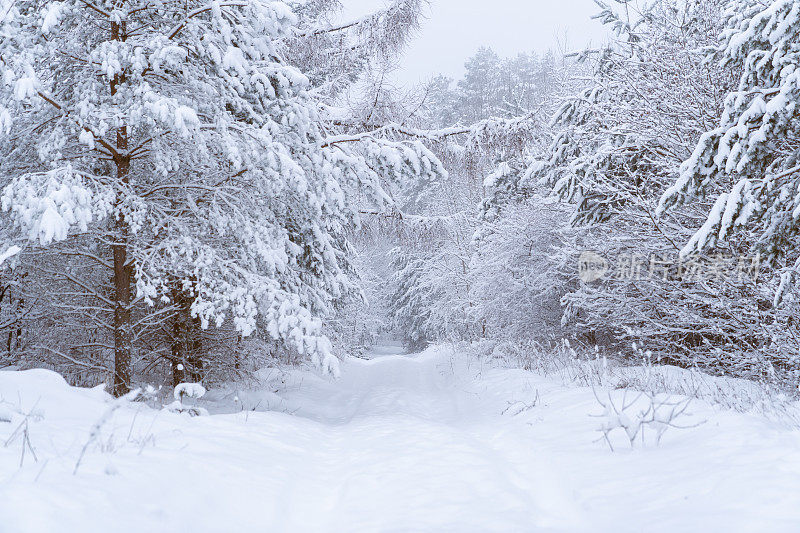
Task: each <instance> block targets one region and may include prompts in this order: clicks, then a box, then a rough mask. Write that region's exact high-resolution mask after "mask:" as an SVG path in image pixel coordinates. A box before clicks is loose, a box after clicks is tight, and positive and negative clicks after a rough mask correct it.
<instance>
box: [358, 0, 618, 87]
mask: <svg viewBox="0 0 800 533" xmlns="http://www.w3.org/2000/svg"><path fill="white" fill-rule="evenodd" d="M342 1H343V4H344V5H345V7H346V10H347V12H346V13H345V17H346V18H352V17H357V16H360V15H363V14H365V13H367V12H370V11H373V10H375V9H376V8H380V7H382V6H384V5H386V1H385V0H342ZM598 10H599V9H598V7H597V5H596V4H595V3H594V1H593V0H431V7H430V9H429V10H428V13H426V16H427V20H425V21H424V23H423V26H422V29H421V31H420V32H419V35H418V36H417V37H416V38H415V39H414V41H413V42H412V43H411V44H410V45H409V47H408V49H407V51H406V53H405V54H404V56H403V58H402V59H401V61H400V65H399V67H400V68H399V71H398V72H397V73H396V78H397V81H398V82H399V83H400V84H402V85H406V84H413V83H416V82H419V81H425V80H427V79H429V78H430V77H432V76H434V75H436V74H439V73H442V74H446V75H449V76H452V77H458V76H460V75H461V73H462V72H463V65H464V61H466V59H467V58H468V57H470V56H471V55H472V54H474V53H475V51H476V50H477V49H478V48H479V47H480V46H490V47H492V48H493V49H494V50H495V51H496V52H497V53H498V54H500V55H501V56H510V55H516V54H517V53H519V52H530V51H537V52H544V51H546V50H547V49H549V48H553V49H555V48H557V47H558V44H557V43H558V42H561V43H563V41H564V39H565V37H566V42H567V46H568V48H569V49H570V50H575V49H582V48H584V47H586V46H587V45H590V44H592V45H597V44H599V43H601V42H602V41H603V39H604V38H603V36H604V31H603V29H602V27H601V25H600V23H599V22H598V21H596V20H591V16H592V15H594V14H595V13H597V12H598Z"/></svg>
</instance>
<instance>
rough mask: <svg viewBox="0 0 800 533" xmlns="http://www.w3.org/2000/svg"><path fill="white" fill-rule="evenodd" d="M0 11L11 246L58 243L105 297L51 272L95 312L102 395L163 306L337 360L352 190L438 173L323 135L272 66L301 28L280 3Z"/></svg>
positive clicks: (383, 145)
mask: <svg viewBox="0 0 800 533" xmlns="http://www.w3.org/2000/svg"><path fill="white" fill-rule="evenodd" d="M6 7H7V9H5V8H6ZM4 13H6V15H5V16H4V18H3V20H2V22H0V24H1V25H2V26H0V59H1V60H2V68H3V83H2V85H0V145H1V146H2V154H1V155H0V157H2V159H3V161H4V164H3V166H2V170H0V182H1V183H2V185H3V186H4V189H3V196H2V202H3V208H4V210H5V211H6V212H8V213H9V217H8V218H7V220H8V221H10V223H12V224H13V225H14V226H15V227H16V228H17V229H18V230H20V231H21V238H22V239H24V240H25V241H26V242H27V244H25V253H29V254H35V253H39V251H41V250H43V248H44V247H55V248H56V249H59V248H58V247H66V246H69V247H70V248H71V249H73V250H74V251H75V252H76V253H77V254H79V255H80V256H81V257H82V258H84V259H85V260H87V261H89V262H91V263H93V264H94V266H96V267H98V268H100V269H102V270H106V271H107V274H106V275H107V276H108V277H107V279H109V280H110V281H111V283H110V286H111V290H110V292H106V291H105V290H104V289H102V288H98V287H96V286H94V285H93V284H92V281H91V280H88V279H81V275H82V272H83V271H82V270H80V269H78V270H75V271H70V270H69V269H68V268H67V269H66V270H65V272H63V273H62V274H61V275H62V277H63V279H64V280H65V281H67V282H69V283H70V284H72V285H74V286H77V287H78V289H77V291H78V292H80V293H81V294H82V295H83V296H85V297H87V298H91V299H92V300H93V301H94V303H93V304H92V306H93V308H95V309H100V310H101V314H102V316H103V317H105V318H108V321H107V326H108V327H107V329H108V330H109V331H110V332H111V337H112V338H111V342H112V346H113V350H114V372H113V382H114V392H115V394H117V395H121V394H124V393H125V392H127V391H128V390H129V388H130V387H131V383H132V380H133V373H134V363H135V361H136V357H135V354H134V353H133V352H134V345H135V342H136V341H137V340H138V339H139V336H138V331H139V329H138V328H140V327H141V326H142V324H152V323H153V321H156V320H158V317H159V316H166V315H167V314H168V313H166V312H165V310H164V309H163V307H164V306H167V308H168V311H169V312H171V313H172V316H175V313H178V312H180V313H183V314H185V313H186V312H187V310H186V307H187V305H188V308H189V309H188V313H189V315H190V316H191V317H192V319H196V320H197V321H198V322H199V324H200V325H201V327H203V328H208V327H214V326H220V325H222V324H223V323H228V324H231V325H233V326H234V327H235V328H236V330H238V332H239V333H240V334H241V335H243V336H247V335H250V334H252V333H253V332H254V331H256V329H260V330H261V331H264V332H266V333H267V334H268V335H269V336H271V337H272V338H273V339H276V340H278V341H279V342H281V343H284V344H285V345H287V346H291V347H292V348H293V349H294V350H297V351H298V352H299V353H301V354H309V355H310V356H311V357H312V358H313V359H315V360H318V361H319V362H320V363H321V364H322V365H323V366H325V367H327V368H329V369H331V370H335V359H334V358H333V357H332V355H331V352H330V346H329V342H328V340H327V339H326V338H325V337H324V335H322V333H321V320H320V317H322V316H324V315H325V314H326V313H327V312H328V311H329V310H330V307H331V305H332V302H333V301H335V300H336V299H338V298H342V297H344V295H346V294H347V293H349V292H350V291H352V290H353V289H354V284H353V282H352V280H351V278H350V273H351V268H350V266H349V254H350V247H349V245H348V243H347V240H346V237H345V230H346V228H348V227H349V226H350V225H351V224H352V222H353V221H354V220H355V219H356V218H357V214H356V213H355V211H354V209H353V208H352V206H351V203H350V201H349V197H350V194H351V193H352V192H354V191H363V193H365V194H366V198H367V199H374V200H375V201H377V202H385V201H386V200H387V199H388V197H387V195H386V193H385V192H384V191H383V190H382V188H381V184H380V179H389V180H392V179H395V178H397V177H398V176H408V175H411V174H424V173H425V172H430V173H437V172H440V171H441V169H440V167H439V166H438V165H437V163H436V161H435V159H429V158H428V156H429V155H430V153H429V152H427V151H426V150H424V148H422V147H420V146H419V145H418V144H416V143H410V145H409V144H404V143H402V142H395V141H383V140H381V139H375V138H373V137H367V138H365V139H359V138H356V139H351V138H350V137H334V138H332V137H330V136H326V132H325V130H324V127H325V125H326V124H327V118H326V117H325V116H324V115H321V114H320V108H321V107H322V106H321V103H320V101H319V99H318V98H319V94H318V92H315V91H313V86H312V84H311V82H310V81H309V79H308V78H307V77H306V76H305V75H303V74H302V73H301V72H300V71H299V70H298V69H297V68H295V67H293V66H291V65H289V64H288V63H287V62H286V60H285V59H283V58H284V57H285V55H286V53H285V52H286V46H287V43H289V42H292V41H293V40H294V39H296V38H297V37H298V34H299V33H301V32H300V31H298V28H297V25H298V18H297V16H296V15H295V14H293V13H292V11H290V9H289V8H288V7H287V6H286V5H285V4H283V3H280V2H261V1H260V0H244V1H230V2H214V3H204V2H201V1H190V2H188V3H187V2H184V3H182V4H170V3H167V4H164V3H150V2H127V3H124V4H121V5H120V4H118V3H115V2H111V1H104V2H98V3H95V2H91V1H84V0H74V1H72V0H68V1H65V2H49V3H46V4H44V5H41V4H37V3H35V2H31V1H22V2H16V3H14V4H9V5H8V6H5V5H4ZM354 141H362V142H361V144H362V146H365V147H366V148H365V149H364V151H362V152H356V151H354V150H349V149H346V148H345V147H346V146H349V144H348V143H351V142H354ZM375 168H378V169H379V171H375V170H372V169H375ZM379 178H380V179H379ZM64 266H65V267H68V265H64ZM188 302H190V303H188ZM148 310H149V311H148ZM142 314H144V315H145V316H139V315H142ZM134 316H137V318H136V319H134ZM148 317H149V318H148ZM190 321H191V320H190ZM102 329H103V328H101V330H102Z"/></svg>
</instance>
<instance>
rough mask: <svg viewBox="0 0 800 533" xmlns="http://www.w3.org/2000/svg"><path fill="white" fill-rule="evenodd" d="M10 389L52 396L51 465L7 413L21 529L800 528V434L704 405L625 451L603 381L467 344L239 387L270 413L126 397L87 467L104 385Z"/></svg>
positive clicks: (8, 498)
mask: <svg viewBox="0 0 800 533" xmlns="http://www.w3.org/2000/svg"><path fill="white" fill-rule="evenodd" d="M387 353H390V354H389V355H386V354H387ZM0 396H2V398H4V400H5V401H6V404H4V405H12V404H13V405H15V406H16V407H15V409H17V410H23V411H26V412H27V411H29V410H30V409H31V408H32V407H33V406H34V404H37V402H38V404H37V407H36V410H37V420H36V421H31V422H30V424H29V428H30V431H29V437H30V442H31V443H32V445H33V448H34V450H35V452H36V456H37V457H36V458H37V460H36V461H35V460H34V459H33V457H32V456H31V454H30V453H29V452H28V453H27V455H26V456H25V457H24V458H23V466H22V467H21V468H20V466H19V464H20V458H21V450H22V449H23V445H22V443H23V440H22V439H21V438H15V437H13V430H14V429H15V428H16V427H17V426H19V424H18V422H19V421H20V416H19V415H18V414H16V415H15V417H16V418H15V420H14V421H13V423H3V422H0V444H2V443H5V442H6V441H7V440H9V439H10V442H9V444H8V445H7V446H5V447H0V532H2V533H11V532H14V533H16V532H34V531H35V532H40V531H41V532H45V531H47V532H53V531H70V532H71V531H80V532H94V531H98V532H100V531H103V532H104V533H107V532H108V531H131V532H133V531H169V532H170V533H176V532H184V531H185V532H192V533H197V532H217V531H219V532H228V531H230V532H237V533H239V532H250V531H259V532H261V531H280V532H283V531H287V532H295V531H301V532H302V531H309V532H318V531H319V532H361V531H363V532H427V531H453V532H473V531H474V532H479V531H511V532H515V531H520V532H524V531H615V532H617V531H665V532H666V531H670V532H672V531H797V530H798V529H800V434H798V432H797V431H796V430H787V429H784V428H781V427H780V426H778V425H776V424H774V423H772V422H768V421H767V420H765V419H762V418H760V417H757V416H748V415H742V414H737V413H731V412H725V411H719V410H714V409H712V408H711V407H710V406H707V405H704V404H698V405H697V406H696V408H695V409H694V410H693V411H694V413H695V415H694V416H695V417H702V418H703V419H704V420H706V422H705V423H704V424H702V425H701V426H699V427H696V428H693V429H687V430H683V431H677V430H676V431H675V432H674V433H668V434H667V435H666V436H665V438H664V441H663V442H662V444H661V446H660V447H657V448H656V447H653V448H644V449H639V450H633V451H631V450H621V451H618V452H616V453H612V452H610V451H609V449H608V447H606V446H605V445H604V444H603V443H600V442H597V438H598V436H599V435H598V433H597V431H596V428H597V425H598V422H597V419H595V418H592V417H590V416H589V415H590V414H596V413H597V412H598V406H597V404H596V401H595V399H594V395H593V394H592V392H591V391H590V390H587V389H581V388H569V387H564V386H562V385H560V384H556V383H555V382H553V381H551V380H547V379H544V378H541V377H537V376H534V375H532V374H530V373H527V372H523V371H519V370H508V369H502V368H491V367H488V366H486V367H484V366H482V365H480V364H479V363H477V362H474V361H472V362H467V361H465V360H464V358H461V357H457V356H456V354H454V353H453V352H452V351H450V350H447V349H439V350H430V351H428V352H426V353H423V354H420V355H416V356H403V355H392V354H391V350H388V351H387V350H384V351H382V352H381V353H380V355H379V356H378V357H375V358H374V359H371V360H361V359H350V360H348V361H346V362H345V364H344V367H343V376H342V378H341V379H340V380H339V381H338V382H331V381H330V380H327V379H323V378H320V377H318V376H317V375H315V374H314V373H313V372H300V371H298V372H293V373H291V374H289V375H286V376H284V385H283V386H282V388H281V390H279V391H278V392H277V394H276V393H261V394H254V393H251V394H249V395H248V394H246V393H243V392H240V393H238V395H237V400H239V402H240V403H243V404H245V405H249V404H255V405H258V406H259V409H265V408H268V409H269V410H270V411H268V412H260V411H257V412H250V411H243V412H239V413H235V414H228V415H216V416H209V417H200V418H189V417H187V416H181V415H175V414H171V413H167V412H163V411H161V412H159V411H152V410H150V409H147V408H144V407H143V406H138V407H134V406H130V407H124V408H122V409H120V410H118V411H116V413H115V414H114V416H113V419H111V420H110V421H109V422H108V423H107V424H104V425H103V426H102V429H101V436H100V438H98V439H96V441H91V443H90V445H89V446H88V447H87V450H88V451H87V454H86V456H85V457H84V458H83V460H82V462H81V464H80V466H79V468H78V471H77V474H75V475H73V471H74V469H75V465H76V461H77V458H78V456H79V455H80V452H81V449H82V448H83V447H84V445H85V444H86V442H87V439H88V436H89V433H90V429H91V427H92V426H93V425H94V424H95V423H96V422H97V421H98V420H99V419H100V418H101V417H102V415H103V413H104V412H106V411H107V410H108V403H107V401H106V397H105V395H104V393H102V391H99V390H81V389H73V388H69V387H67V386H66V384H64V383H63V382H62V381H60V378H59V377H58V376H56V375H55V374H52V373H49V372H46V371H32V372H22V373H20V372H0ZM211 396H212V398H214V395H213V394H212V395H211ZM227 397H228V398H230V395H228V396H227ZM225 401H227V400H225V399H224V398H223V397H222V396H221V395H217V400H216V404H217V405H218V406H219V408H220V409H222V410H224V409H225V408H226V404H225ZM20 407H21V409H20ZM515 413H516V414H515Z"/></svg>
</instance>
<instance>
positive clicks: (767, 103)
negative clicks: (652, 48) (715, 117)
mask: <svg viewBox="0 0 800 533" xmlns="http://www.w3.org/2000/svg"><path fill="white" fill-rule="evenodd" d="M726 17H727V18H726V30H725V32H724V33H723V35H722V43H721V44H720V45H719V46H718V47H717V48H716V49H715V50H712V51H711V53H710V54H709V58H708V60H709V61H719V62H720V64H721V65H722V67H723V68H726V69H730V70H731V71H733V72H736V73H737V75H739V83H738V85H737V86H736V87H735V88H734V90H732V91H731V92H730V93H729V94H728V95H727V97H726V99H725V104H724V110H723V111H722V113H721V116H720V119H719V123H718V124H717V125H716V127H714V128H713V129H709V130H708V131H707V132H706V133H704V134H703V135H702V137H701V138H700V140H699V142H698V143H697V145H696V147H695V149H694V152H693V153H692V154H691V156H690V157H689V158H687V159H686V161H685V162H684V163H683V165H682V166H681V168H680V176H679V177H678V179H677V181H676V182H675V183H674V185H673V186H672V187H670V188H669V189H668V190H667V191H666V192H665V193H664V194H663V196H662V198H661V201H660V203H659V206H658V210H659V213H664V212H666V211H667V210H668V209H670V208H673V207H675V206H678V205H681V204H685V203H687V202H688V201H689V200H690V199H691V198H693V197H696V196H698V195H703V194H708V193H713V192H714V191H715V190H716V188H719V187H721V188H724V189H725V190H726V191H727V192H723V193H721V194H720V195H719V196H718V197H717V200H716V202H715V203H714V206H713V207H712V209H711V210H710V212H709V215H708V219H707V221H706V222H705V224H703V226H702V228H701V229H700V230H699V231H698V232H697V233H696V234H695V235H694V236H693V237H692V238H691V239H690V240H689V242H688V243H687V244H686V246H685V247H684V248H683V250H682V253H683V254H684V255H690V254H694V253H698V252H701V251H703V250H704V249H706V248H708V247H710V246H712V245H713V244H714V243H716V242H718V241H723V240H725V239H726V238H728V237H729V236H731V235H732V234H734V233H740V232H741V230H749V231H754V232H755V233H756V234H757V235H758V242H757V248H758V250H759V251H761V252H762V253H763V254H764V256H765V257H766V258H768V259H769V260H770V261H772V263H773V264H774V265H780V264H781V262H782V261H784V260H786V259H788V260H789V262H790V263H791V262H794V261H795V260H797V259H798V257H797V253H796V252H795V250H796V243H797V232H798V222H797V221H798V214H800V165H799V164H798V162H799V161H798V157H799V156H800V146H798V141H797V139H798V134H800V121H798V109H797V102H798V100H800V42H798V39H797V34H798V32H800V3H798V2H796V1H793V0H773V1H770V2H762V1H757V0H738V1H735V2H732V3H731V4H730V6H729V8H728V10H727V11H726ZM787 256H788V257H787ZM798 266H800V263H796V264H795V265H794V267H791V268H788V269H786V271H785V274H784V280H785V281H788V280H789V279H790V278H792V277H795V276H796V274H797V268H798ZM782 286H783V287H784V288H785V286H786V284H785V283H784V284H783V285H782ZM776 299H780V294H779V295H778V298H776Z"/></svg>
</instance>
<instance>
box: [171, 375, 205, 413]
mask: <svg viewBox="0 0 800 533" xmlns="http://www.w3.org/2000/svg"><path fill="white" fill-rule="evenodd" d="M205 394H206V388H205V387H203V386H202V385H201V384H200V383H180V384H178V385H177V386H176V387H175V390H174V391H173V392H172V395H173V396H174V398H175V401H174V402H172V403H171V404H169V405H165V406H164V408H165V409H167V410H168V411H171V412H173V413H187V414H188V415H189V416H208V411H207V410H206V409H204V408H202V407H198V406H197V405H195V404H194V402H196V401H197V400H198V399H200V398H202V397H203V396H205ZM187 399H190V401H188V402H187Z"/></svg>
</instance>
